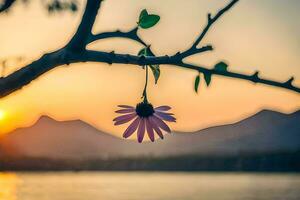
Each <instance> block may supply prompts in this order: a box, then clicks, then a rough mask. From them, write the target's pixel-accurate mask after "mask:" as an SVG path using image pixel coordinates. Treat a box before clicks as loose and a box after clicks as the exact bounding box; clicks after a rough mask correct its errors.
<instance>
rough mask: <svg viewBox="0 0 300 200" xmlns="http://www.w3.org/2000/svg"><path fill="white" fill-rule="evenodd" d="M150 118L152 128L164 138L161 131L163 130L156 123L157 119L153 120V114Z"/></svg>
mask: <svg viewBox="0 0 300 200" xmlns="http://www.w3.org/2000/svg"><path fill="white" fill-rule="evenodd" d="M149 120H150V122H151V125H152V128H153V129H154V130H155V132H156V133H157V135H158V136H159V137H160V138H161V139H164V135H163V133H162V132H161V130H160V129H159V127H158V126H157V125H156V123H155V121H154V120H153V117H152V116H150V117H149Z"/></svg>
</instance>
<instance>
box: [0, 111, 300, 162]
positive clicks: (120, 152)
mask: <svg viewBox="0 0 300 200" xmlns="http://www.w3.org/2000/svg"><path fill="white" fill-rule="evenodd" d="M299 122H300V111H297V112H294V113H291V114H283V113H279V112H275V111H270V110H263V111H261V112H259V113H257V114H255V115H253V116H251V117H249V118H246V119H244V120H242V121H240V122H237V123H234V124H229V125H222V126H218V127H212V128H208V129H205V130H200V131H197V132H194V133H172V134H169V135H166V137H165V139H164V140H157V141H156V142H154V143H150V142H147V143H143V144H138V143H137V142H136V141H130V140H123V139H120V138H117V137H115V136H112V135H109V134H106V133H103V132H101V131H99V130H97V129H96V128H94V127H92V126H90V125H88V124H86V123H85V122H82V121H80V120H75V121H65V122H58V121H56V120H54V119H52V118H49V117H47V116H42V117H41V118H40V119H39V120H38V121H37V122H36V123H35V124H34V125H33V126H31V127H28V128H21V129H17V130H15V131H13V132H11V133H9V134H7V135H5V136H4V137H2V138H1V139H0V151H2V154H4V155H5V157H22V156H23V157H24V156H26V157H40V158H41V157H42V158H50V159H97V158H113V157H131V156H134V157H141V156H142V157H145V156H162V157H164V156H165V157H168V156H183V155H210V154H214V155H237V154H240V153H242V152H255V153H265V152H279V151H297V150H299V149H300V124H299ZM0 153H1V152H0Z"/></svg>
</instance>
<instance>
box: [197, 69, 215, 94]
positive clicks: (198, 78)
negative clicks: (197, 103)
mask: <svg viewBox="0 0 300 200" xmlns="http://www.w3.org/2000/svg"><path fill="white" fill-rule="evenodd" d="M203 75H204V80H205V83H206V85H207V87H208V86H209V85H210V82H211V73H209V72H207V73H203ZM199 84H200V74H198V75H197V76H196V78H195V84H194V90H195V92H196V93H198V90H199Z"/></svg>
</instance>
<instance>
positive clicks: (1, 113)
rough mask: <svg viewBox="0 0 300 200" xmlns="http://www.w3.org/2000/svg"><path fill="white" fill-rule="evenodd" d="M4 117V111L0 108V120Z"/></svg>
mask: <svg viewBox="0 0 300 200" xmlns="http://www.w3.org/2000/svg"><path fill="white" fill-rule="evenodd" d="M4 117H5V112H4V111H3V110H0V120H3V119H4Z"/></svg>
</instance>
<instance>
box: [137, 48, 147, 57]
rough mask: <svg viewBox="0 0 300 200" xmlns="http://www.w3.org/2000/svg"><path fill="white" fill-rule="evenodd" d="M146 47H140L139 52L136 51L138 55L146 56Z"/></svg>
mask: <svg viewBox="0 0 300 200" xmlns="http://www.w3.org/2000/svg"><path fill="white" fill-rule="evenodd" d="M147 49H148V48H147V47H145V48H142V49H141V50H140V51H139V53H138V56H148V51H147Z"/></svg>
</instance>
